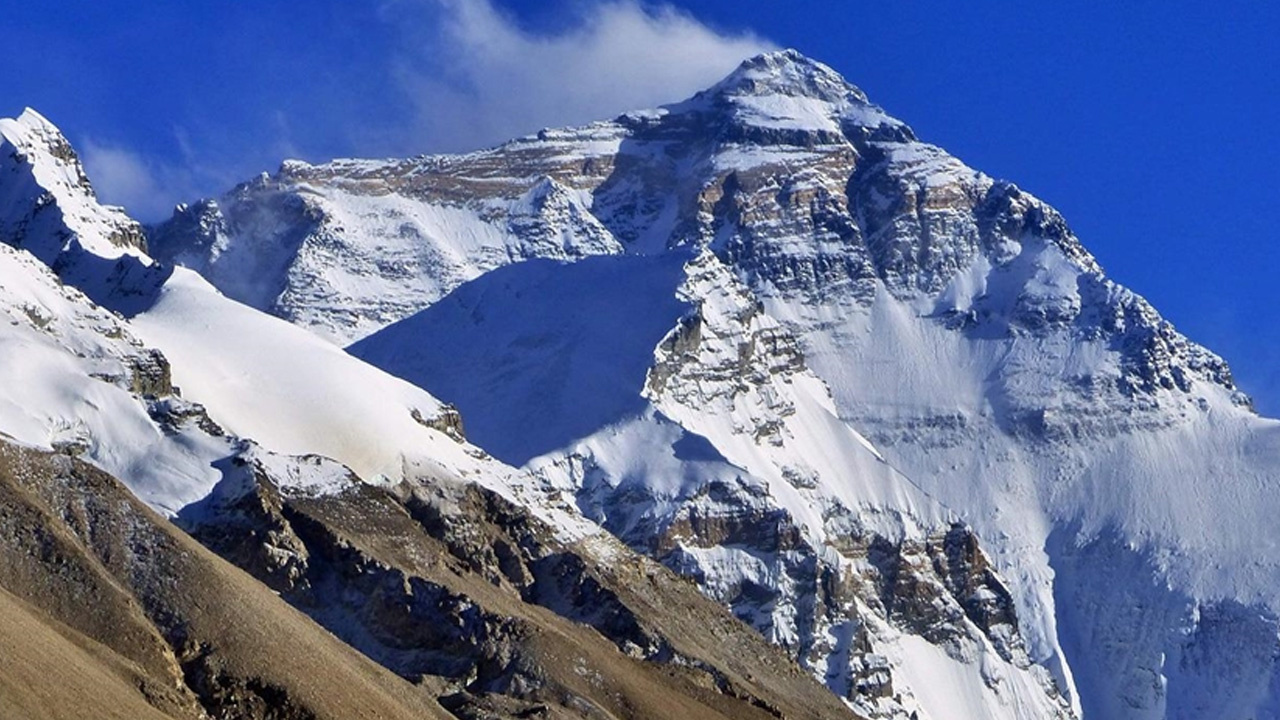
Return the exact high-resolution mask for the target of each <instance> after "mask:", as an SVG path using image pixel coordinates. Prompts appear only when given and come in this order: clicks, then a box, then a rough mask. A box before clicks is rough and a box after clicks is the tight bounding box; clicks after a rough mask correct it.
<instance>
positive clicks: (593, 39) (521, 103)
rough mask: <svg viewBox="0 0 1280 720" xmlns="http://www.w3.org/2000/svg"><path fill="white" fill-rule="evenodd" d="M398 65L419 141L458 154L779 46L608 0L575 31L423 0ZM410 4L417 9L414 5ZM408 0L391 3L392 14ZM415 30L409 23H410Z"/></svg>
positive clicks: (572, 120) (645, 103)
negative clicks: (426, 14)
mask: <svg viewBox="0 0 1280 720" xmlns="http://www.w3.org/2000/svg"><path fill="white" fill-rule="evenodd" d="M426 2H427V3H428V4H429V5H430V6H433V7H434V8H435V9H436V10H437V12H436V13H433V18H432V20H431V21H430V22H427V23H418V24H417V26H416V27H411V28H409V32H408V33H407V38H408V40H407V42H409V43H413V44H415V45H416V46H415V47H410V48H409V49H407V50H406V52H405V53H404V54H403V56H402V57H401V58H400V59H399V62H398V63H397V72H398V76H399V78H400V80H401V81H402V83H403V85H404V89H405V90H406V92H408V93H409V95H410V97H411V99H412V102H413V104H414V105H415V107H416V110H417V121H418V122H417V127H416V128H415V130H416V132H417V133H420V135H421V137H420V138H419V139H418V140H417V142H418V143H419V147H425V148H430V149H432V150H436V149H439V150H459V149H468V148H474V147H478V146H482V145H488V144H492V143H495V142H500V141H502V140H505V139H508V138H511V137H514V136H517V135H520V134H524V133H528V132H532V131H535V130H537V129H539V128H542V127H555V126H561V125H570V124H578V123H584V122H588V121H591V120H598V119H603V118H610V117H613V116H616V115H617V114H619V113H621V112H624V111H627V110H635V109H643V108H648V107H654V106H656V105H660V104H664V103H669V102H674V101H677V100H682V99H684V98H685V97H687V96H689V95H691V94H693V93H694V92H695V91H697V90H700V89H703V88H705V87H707V86H709V85H711V84H713V83H714V82H716V81H717V80H719V79H720V78H722V77H723V76H724V75H726V74H728V73H729V72H730V71H732V70H733V68H734V67H735V66H737V64H738V63H740V62H741V61H742V60H743V59H745V58H747V57H750V56H752V55H755V54H757V53H760V52H763V51H766V50H770V49H773V46H772V45H771V44H770V43H769V42H768V41H766V40H763V39H761V38H759V37H757V36H755V35H750V34H742V35H725V34H721V33H718V32H716V31H714V30H712V29H710V28H708V27H707V26H705V25H703V24H702V23H700V22H698V21H697V20H696V19H694V18H693V17H691V16H689V15H688V14H685V13H684V12H681V11H679V10H676V9H674V8H671V7H669V6H660V7H649V6H644V5H641V4H639V3H638V2H636V1H635V0H610V1H608V2H603V3H596V4H592V5H589V6H587V7H586V9H584V10H582V11H581V12H580V14H579V16H578V17H576V18H575V20H576V21H575V22H573V23H572V24H571V25H570V26H569V27H568V28H567V29H565V30H563V31H561V32H559V33H555V34H550V35H548V34H540V33H536V32H531V31H528V30H525V29H523V28H521V27H520V26H519V25H518V24H517V23H516V22H515V21H514V20H513V19H512V18H510V17H509V16H507V15H504V14H503V13H501V12H499V11H498V10H497V9H496V8H495V7H494V6H493V4H492V3H491V2H490V0H426ZM407 4H410V5H412V4H414V2H413V0H408V3H407ZM405 5H406V2H398V3H393V4H392V5H389V6H387V8H384V9H389V10H390V12H388V14H389V15H392V16H395V15H398V14H399V13H397V12H395V11H396V10H402V9H403V8H404V6H405ZM411 25H412V24H411Z"/></svg>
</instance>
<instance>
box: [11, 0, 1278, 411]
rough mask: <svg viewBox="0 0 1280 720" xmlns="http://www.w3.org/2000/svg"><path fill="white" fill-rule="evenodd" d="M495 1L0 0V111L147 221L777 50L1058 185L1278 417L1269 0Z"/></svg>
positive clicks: (1274, 49) (1099, 247)
mask: <svg viewBox="0 0 1280 720" xmlns="http://www.w3.org/2000/svg"><path fill="white" fill-rule="evenodd" d="M495 2H496V6H497V11H498V12H497V14H496V15H495V14H494V13H492V12H489V10H491V8H488V7H486V6H485V5H483V4H479V5H478V4H477V0H386V1H385V2H371V1H365V2H360V1H357V0H314V1H313V2H310V3H306V4H301V3H296V2H292V1H286V0H261V1H260V2H254V3H226V2H217V3H215V2H209V1H202V0H193V1H192V2H186V3H182V4H180V5H179V4H176V3H154V2H141V1H139V0H118V1H117V2H111V3H77V4H75V5H74V7H75V12H71V11H69V10H66V9H64V8H67V7H69V5H68V4H53V5H51V4H48V3H34V2H19V1H18V0H4V2H3V4H2V5H0V10H3V16H4V18H5V20H4V22H5V25H6V30H7V32H6V33H5V42H4V43H3V44H0V115H5V116H9V115H14V114H16V113H18V112H19V111H20V110H21V109H22V107H23V106H24V105H32V106H34V107H36V108H37V109H39V110H40V111H41V112H43V113H44V114H45V115H47V116H48V117H49V118H50V119H51V120H53V121H54V122H55V123H57V124H58V125H59V126H60V127H62V128H63V130H64V131H65V132H66V133H67V134H68V135H69V136H70V137H71V139H72V141H73V142H74V143H76V144H77V146H78V147H79V148H80V149H81V151H82V154H83V155H85V157H86V160H87V162H88V164H89V169H90V172H91V175H93V176H94V177H95V181H96V182H98V184H99V185H100V191H101V192H102V194H103V195H104V197H105V198H106V199H108V200H112V201H116V202H123V203H125V204H127V205H128V206H129V207H130V208H131V209H132V210H133V211H134V212H135V213H138V214H141V215H143V216H144V217H147V218H148V219H154V218H156V217H159V216H161V215H162V214H163V213H164V208H165V207H166V206H168V205H170V204H171V203H172V202H174V201H177V200H180V199H185V198H189V197H191V196H193V195H196V194H204V193H214V192H218V191H220V190H223V189H225V188H226V187H227V186H228V185H229V184H231V183H233V182H235V181H238V180H242V179H244V178H246V177H247V176H249V175H250V174H252V173H256V172H259V171H261V170H269V169H273V168H274V167H275V166H276V165H277V164H278V163H279V160H280V159H282V158H283V157H285V156H295V157H302V158H305V159H309V160H324V159H327V158H329V157H333V156H347V155H357V156H359V155H387V154H408V153H418V152H433V151H445V150H458V149H463V148H466V147H469V146H474V145H478V144H485V143H489V142H494V141H497V140H499V139H501V138H503V137H505V136H507V135H511V134H515V133H518V132H525V131H531V130H535V129H537V128H538V127H541V126H543V125H546V124H560V123H568V122H579V121H582V120H586V119H589V118H591V117H595V116H610V115H613V114H616V113H617V112H620V111H622V110H624V109H626V106H627V105H633V104H641V105H644V104H653V103H657V102H662V101H667V100H671V101H674V100H677V99H679V98H680V97H682V96H683V95H686V94H688V92H689V91H691V90H692V89H693V88H695V87H698V86H699V85H702V84H709V83H710V81H712V80H714V77H715V76H716V75H717V74H719V73H721V72H722V71H723V69H727V68H724V67H723V66H724V65H725V64H726V63H729V60H728V58H730V57H734V56H736V55H737V54H745V53H746V52H749V51H750V50H751V49H753V48H756V47H762V46H765V45H776V46H789V47H795V48H798V49H799V50H801V51H802V52H804V53H806V54H808V55H810V56H812V57H815V58H817V59H819V60H822V61H824V62H826V63H827V64H829V65H831V66H833V67H835V68H836V69H837V70H839V71H840V72H841V73H843V74H844V75H845V76H846V77H847V78H848V79H849V80H850V81H852V82H854V83H855V84H857V85H859V86H861V87H862V88H863V90H865V91H866V92H867V93H868V94H869V95H870V96H871V98H872V99H873V100H874V101H875V102H877V103H879V104H880V105H882V106H884V107H885V108H886V109H887V110H888V111H889V112H890V113H892V114H894V115H896V116H897V117H899V118H901V119H903V120H905V121H907V122H908V123H910V124H911V125H912V126H913V127H914V128H915V129H916V131H917V133H918V134H919V135H920V136H921V137H922V138H924V139H926V140H928V141H930V142H934V143H937V144H939V145H942V146H943V147H945V148H947V149H948V150H950V151H951V152H952V153H954V154H956V155H957V156H959V157H960V158H961V159H963V160H965V161H966V162H968V163H969V164H970V165H973V166H974V167H977V168H979V169H981V170H984V171H985V172H987V173H988V174H991V175H994V176H998V177H1002V178H1007V179H1011V180H1013V181H1014V182H1017V183H1018V184H1019V185H1020V186H1022V187H1024V188H1026V189H1028V190H1030V191H1031V192H1033V193H1035V194H1037V195H1039V196H1041V197H1042V198H1044V199H1046V200H1048V201H1049V202H1050V203H1052V204H1053V205H1055V206H1056V207H1057V208H1058V209H1059V210H1061V211H1062V212H1063V214H1064V215H1065V216H1066V217H1067V220H1068V221H1069V222H1070V223H1071V225H1072V227H1073V228H1074V229H1075V231H1076V232H1077V234H1078V235H1079V236H1080V237H1081V238H1082V240H1083V241H1084V242H1085V244H1086V246H1087V247H1089V248H1090V249H1091V250H1092V251H1093V252H1094V254H1095V255H1097V256H1098V258H1099V259H1100V260H1101V262H1102V264H1103V266H1104V267H1106V268H1107V270H1108V271H1109V273H1110V274H1111V276H1112V277H1113V278H1115V279H1116V280H1118V281H1120V282H1122V283H1124V284H1126V285H1128V286H1129V287H1131V288H1133V289H1135V290H1137V291H1138V292H1140V293H1142V294H1143V295H1145V296H1147V297H1148V298H1149V299H1150V300H1151V301H1152V302H1153V303H1154V304H1155V305H1156V307H1157V308H1159V309H1160V310H1161V312H1162V313H1164V314H1165V316H1166V317H1168V318H1170V319H1171V320H1172V321H1173V322H1174V323H1175V324H1176V325H1177V326H1178V327H1179V328H1180V329H1181V330H1183V331H1184V332H1186V333H1187V334H1188V335H1190V336H1191V337H1192V338H1194V339H1196V340H1198V341H1200V342H1202V343H1204V344H1206V345H1208V346H1209V347H1210V348H1212V349H1214V350H1216V351H1218V352H1219V353H1221V354H1223V355H1224V356H1226V357H1227V359H1228V360H1230V361H1231V362H1232V365H1233V366H1234V367H1235V369H1236V373H1237V377H1238V379H1239V380H1240V382H1241V384H1242V385H1243V386H1244V388H1245V389H1246V390H1247V391H1249V392H1251V393H1253V394H1254V395H1255V397H1256V398H1257V400H1258V404H1259V407H1260V408H1261V409H1262V410H1264V411H1266V412H1268V413H1269V414H1272V415H1276V414H1280V306H1278V304H1277V303H1276V302H1275V296H1276V288H1277V283H1276V281H1275V274H1276V272H1277V270H1280V222H1278V221H1277V219H1276V216H1277V213H1280V183H1278V182H1277V178H1276V168H1277V167H1280V39H1278V38H1280V5H1277V4H1273V3H1245V2H1219V3H1204V2H1183V1H1177V0H1172V1H1166V2H1142V1H1135V2H1129V3H1102V2H1086V3H1070V4H1067V3H1061V4H1056V3H1054V4H1051V3H1025V2H1017V3H1014V2H995V1H992V2H982V3H924V2H913V1H910V0H904V1H901V2H894V1H889V0H878V1H877V2H874V3H864V2H853V1H850V0H826V1H824V2H818V1H817V0H791V1H790V2H787V3H780V2H760V3H743V2H733V1H730V0H719V1H715V2H677V3H675V5H676V6H677V7H679V8H682V10H681V13H682V14H681V15H676V14H672V13H670V12H666V11H662V10H661V9H660V8H658V6H653V5H649V6H646V7H647V11H639V10H636V9H635V6H622V8H623V9H619V7H620V6H617V5H615V6H613V10H612V11H602V10H600V6H599V3H598V2H594V1H593V0H551V1H550V2H547V1H545V0H544V1H543V2H526V1H523V0H495ZM1068 5H1069V6H1070V7H1069V8H1068V7H1066V6H1068ZM628 7H629V8H630V9H627V8H628ZM668 7H669V6H668ZM476 8H479V10H476ZM646 12H647V16H648V17H649V18H650V19H649V20H647V21H646V20H644V18H645V17H646ZM637 18H639V19H637ZM655 18H656V19H655ZM701 26H705V27H701ZM646 52H649V53H650V54H649V55H645V53H646ZM655 52H660V53H661V54H662V55H665V56H669V57H677V58H678V61H670V62H666V63H664V62H662V61H661V59H660V58H659V57H658V56H657V55H654V54H653V53H655ZM566 85H567V86H568V87H564V86H566ZM667 88H670V90H669V91H668V90H667ZM619 105H621V106H619Z"/></svg>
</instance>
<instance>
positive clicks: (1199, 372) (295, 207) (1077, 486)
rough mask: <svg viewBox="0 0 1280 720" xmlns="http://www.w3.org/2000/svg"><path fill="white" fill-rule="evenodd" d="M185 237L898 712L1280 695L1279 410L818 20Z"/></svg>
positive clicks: (861, 700)
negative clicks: (697, 78) (904, 115)
mask: <svg viewBox="0 0 1280 720" xmlns="http://www.w3.org/2000/svg"><path fill="white" fill-rule="evenodd" d="M149 241H150V243H151V246H152V248H153V251H154V252H155V253H156V255H157V256H158V257H160V258H163V259H166V260H174V261H177V262H179V263H181V264H184V265H187V266H189V267H192V268H194V269H196V270H198V271H199V272H201V273H202V274H204V275H205V277H207V278H208V279H209V280H210V281H211V282H212V283H213V284H215V285H216V286H218V287H219V288H220V289H222V290H223V291H224V292H225V293H227V294H228V295H230V296H232V297H234V298H236V299H239V300H241V301H243V302H245V303H247V304H249V305H251V306H253V307H256V308H259V309H261V310H265V311H267V312H270V313H272V314H275V315H277V316H279V317H282V318H285V319H287V320H290V321H292V322H294V323H296V324H298V325H301V326H302V327H306V328H309V329H311V330H314V331H316V332H318V333H319V334H321V335H323V336H325V337H327V338H329V339H330V340H332V341H334V342H335V343H337V344H339V345H343V346H347V345H350V350H351V352H352V353H353V354H355V355H356V356H359V357H362V358H364V359H366V360H368V361H370V362H372V363H373V364H376V365H378V366H380V367H383V368H384V369H387V370H389V371H391V372H392V373H394V374H397V375H400V376H401V377H403V378H405V379H407V380H409V381H410V382H412V383H414V384H416V385H418V386H420V387H423V388H425V389H427V390H429V391H431V392H433V393H436V394H437V395H439V396H440V397H442V398H444V399H446V400H448V401H450V402H452V403H455V404H456V405H457V406H458V407H459V409H460V410H461V412H462V414H463V417H464V418H466V419H467V423H468V428H469V437H471V438H472V439H473V440H474V441H475V442H477V443H478V444H479V445H481V446H484V447H486V448H488V449H489V450H490V452H492V453H494V454H495V455H496V456H497V457H498V458H499V459H502V460H506V461H508V462H510V463H513V464H518V465H522V466H524V468H525V470H526V471H527V472H528V473H530V475H531V477H532V478H534V479H535V480H536V481H537V482H540V483H542V484H543V485H545V486H546V487H548V488H551V489H552V490H559V491H562V492H564V493H566V494H570V495H572V496H573V497H575V498H576V504H577V506H578V507H579V508H581V510H582V511H583V512H584V513H585V514H586V515H587V516H589V517H591V518H593V519H595V520H597V521H599V522H600V523H601V524H603V525H604V526H605V527H606V528H608V529H610V530H612V531H613V532H615V533H617V534H618V535H619V536H620V537H622V538H623V539H624V540H626V541H627V543H628V544H630V545H631V546H632V547H634V548H637V549H641V550H644V551H645V552H648V553H650V554H652V555H654V556H655V557H658V558H660V559H662V561H663V562H664V563H665V564H667V565H668V566H669V567H672V568H674V569H676V570H677V571H679V572H681V573H684V574H686V575H689V576H690V577H693V578H695V579H696V580H697V581H698V582H699V584H700V585H701V587H702V588H703V590H704V592H706V593H707V594H708V595H710V596H712V597H714V598H716V599H718V600H721V601H722V602H725V603H726V604H728V605H729V606H730V607H732V608H733V609H734V611H735V612H736V613H737V614H738V615H739V616H740V617H743V618H744V619H746V620H747V621H748V622H751V623H752V624H754V625H755V626H756V627H757V628H758V629H760V630H761V631H762V632H763V633H765V634H766V636H768V637H770V638H771V639H773V640H774V641H775V642H778V643H780V644H782V645H783V646H784V647H786V648H788V649H789V650H790V651H791V652H793V653H794V654H795V655H796V657H798V658H799V659H800V660H801V661H802V662H803V663H804V664H805V665H806V667H808V668H809V669H810V670H812V671H814V672H815V673H816V674H817V675H819V676H820V677H822V678H823V679H824V681H825V682H826V683H827V684H828V686H829V687H831V688H832V689H833V690H835V691H836V692H838V693H840V694H842V695H845V696H846V697H849V698H850V701H851V702H853V703H854V704H855V705H856V706H857V707H860V708H862V709H863V710H864V711H866V712H873V713H882V714H885V715H892V714H894V713H897V712H908V711H911V710H916V711H918V712H920V714H921V716H922V717H925V716H928V717H961V716H970V717H1002V716H1005V717H1044V716H1049V715H1051V714H1053V713H1059V712H1062V713H1065V712H1069V710H1066V709H1064V706H1063V705H1062V704H1060V702H1059V698H1058V695H1057V692H1058V691H1061V693H1062V695H1063V696H1064V697H1065V698H1066V700H1065V703H1066V707H1068V708H1072V709H1073V710H1074V711H1076V712H1081V711H1082V712H1083V715H1084V716H1085V717H1089V718H1157V717H1169V718H1174V717H1178V718H1181V717H1186V718H1206V717H1275V716H1277V715H1278V714H1280V675H1278V673H1277V664H1276V658H1277V657H1280V645H1278V642H1277V630H1278V628H1277V611H1278V610H1280V601H1278V600H1277V599H1276V597H1277V589H1280V560H1278V559H1277V558H1280V555H1277V553H1276V552H1275V549H1276V546H1277V542H1278V541H1280V526H1278V525H1277V524H1276V523H1275V522H1274V521H1273V520H1272V518H1273V517H1274V516H1275V515H1276V514H1277V510H1280V507H1278V506H1280V499H1278V498H1280V494H1278V493H1277V485H1278V484H1280V446H1278V445H1277V443H1280V435H1278V434H1277V433H1278V431H1280V424H1278V423H1276V422H1275V421H1272V420H1268V419H1264V418H1260V417H1258V416H1256V415H1255V414H1254V413H1253V411H1252V410H1251V408H1250V406H1249V401H1248V398H1247V397H1246V396H1244V395H1243V394H1242V393H1241V392H1240V391H1239V390H1238V389H1237V388H1236V387H1235V386H1234V384H1233V382H1232V379H1231V375H1230V371H1229V369H1228V367H1227V365H1226V363H1225V362H1224V361H1223V360H1222V359H1220V358H1218V357H1217V356H1216V355H1214V354H1213V353H1212V352H1210V351H1208V350H1206V349H1204V348H1202V347H1200V346H1198V345H1196V344H1195V343H1194V342H1192V341H1190V340H1189V339H1187V338H1185V337H1184V336H1182V335H1181V334H1179V333H1178V332H1177V331H1176V330H1175V329H1174V328H1173V327H1171V326H1170V325H1169V323H1167V322H1166V321H1165V320H1163V319H1162V318H1161V317H1160V315H1159V314H1158V312H1157V311H1156V310H1155V309H1154V308H1152V307H1151V306H1150V305H1149V304H1148V303H1147V302H1146V301H1145V300H1143V299H1142V298H1141V297H1139V296H1137V295H1135V294H1134V293H1132V292H1131V291H1129V290H1127V289H1125V288H1124V287H1122V286H1120V285H1118V284H1116V283H1115V282H1113V281H1112V280H1111V279H1109V278H1108V277H1107V276H1106V275H1105V273H1104V272H1103V270H1102V269H1101V268H1100V267H1099V265H1098V263H1097V262H1096V261H1095V260H1094V258H1093V257H1092V256H1091V255H1090V254H1089V253H1088V251H1087V250H1086V249H1085V248H1084V246H1083V245H1082V244H1081V243H1080V241H1079V240H1078V239H1077V238H1076V237H1075V236H1074V235H1073V234H1072V232H1071V231H1070V229H1069V227H1068V226H1067V224H1066V222H1065V221H1064V220H1063V218H1062V217H1061V216H1059V215H1058V213H1056V212H1055V211H1054V210H1053V209H1052V208H1050V207H1049V206H1048V205H1046V204H1045V203H1043V202H1042V201H1040V200H1039V199H1037V198H1035V197H1033V196H1031V195H1030V194H1028V193H1026V192H1025V191H1022V190H1020V189H1019V188H1017V187H1016V186H1015V185H1013V184H1011V183H1008V182H1004V181H998V180H994V179H992V178H989V177H987V176H985V175H983V174H982V173H980V172H978V171H975V170H972V169H970V168H968V167H967V166H965V165H964V164H963V163H962V162H961V161H959V160H958V159H956V158H954V157H951V156H950V155H948V154H947V153H946V152H945V151H943V150H941V149H939V148H937V147H934V146H932V145H928V144H927V143H924V142H921V141H919V140H918V139H917V138H916V137H915V135H914V133H913V132H912V131H911V129H910V128H909V127H908V126H907V125H905V124H903V123H902V122H900V121H898V120H896V119H894V118H892V117H890V116H888V115H887V114H885V113H884V112H883V111H882V110H881V109H879V108H877V107H876V106H874V105H872V104H870V103H869V101H868V100H867V98H866V97H865V95H863V93H861V92H860V91H859V90H858V89H856V88H855V87H853V86H852V85H850V84H848V83H847V82H845V81H844V80H843V79H842V78H840V77H839V76H838V75H837V74H836V73H835V72H833V71H832V70H831V69H830V68H827V67H826V66H823V65H821V64H820V63H817V62H814V61H811V60H809V59H807V58H804V57H802V56H800V55H798V54H797V53H795V52H792V51H785V52H780V53H772V54H768V55H764V56H760V57H757V58H753V59H751V60H749V61H747V62H745V63H744V64H743V65H742V66H741V67H740V68H739V69H738V70H736V71H735V72H734V73H733V74H731V75H730V76H729V77H727V78H726V79H725V80H723V81H722V82H720V83H718V84H717V85H715V86H714V87H712V88H710V89H708V90H706V91H704V92H702V93H699V94H698V95H696V96H694V97H693V98H690V99H688V100H686V101H684V102H680V103H676V104H673V105H669V106H666V107H663V108H660V109H657V110H652V111H644V112H635V113H629V114H626V115H622V116H620V117H618V118H616V119H614V120H612V121H608V122H601V123H596V124H593V125H589V126H586V127H581V128H571V129H565V130H544V131H542V132H540V133H538V134H537V135H534V136H530V137H526V138H521V139H518V140H514V141H512V142H510V143H507V144H505V145H502V146H499V147H496V148H493V149H490V150H486V151H482V152H477V153H471V154H466V155H458V156H441V157H420V158H414V159H406V160H386V161H335V162H332V163H328V164H325V165H317V166H312V165H307V164H305V163H298V162H287V163H285V164H284V165H283V166H282V167H281V169H280V171H279V172H277V173H276V174H275V175H271V176H267V175H264V176H263V177H260V178H258V179H255V180H253V181H251V182H249V183H246V184H244V185H241V186H239V187H238V188H236V189H234V190H233V191H231V192H230V193H228V194H227V195H226V196H224V197H222V198H219V199H218V200H216V201H202V202H200V203H196V204H193V205H191V206H187V207H182V208H179V210H178V212H177V213H176V214H175V216H174V218H173V219H172V220H171V221H169V222H167V223H165V224H163V225H162V226H160V227H158V228H156V229H154V231H153V232H151V233H150V235H149ZM952 520H958V521H962V522H963V523H965V524H967V526H969V527H972V528H973V531H974V532H975V533H976V536H970V535H968V534H967V531H966V530H965V529H964V526H960V525H957V526H955V528H954V529H953V528H952V527H951V525H950V522H951V521H952ZM977 541H980V543H981V547H982V548H983V549H984V550H983V551H979V550H977V549H976V545H975V543H976V542H977ZM987 557H990V561H991V567H989V568H988V567H987V564H986V563H987V560H986V558H987ZM966 561H967V562H966ZM1013 628H1016V632H1015V631H1014V630H1013ZM1028 661H1031V663H1032V664H1029V663H1028ZM1050 676H1051V677H1052V682H1050V681H1049V679H1048V678H1049V677H1050ZM889 678H892V686H891V687H892V690H889V689H888V688H889V687H890V686H889V685H888V684H886V681H887V680H888V679H889ZM1055 687H1056V688H1057V690H1055V689H1054V688H1055Z"/></svg>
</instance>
